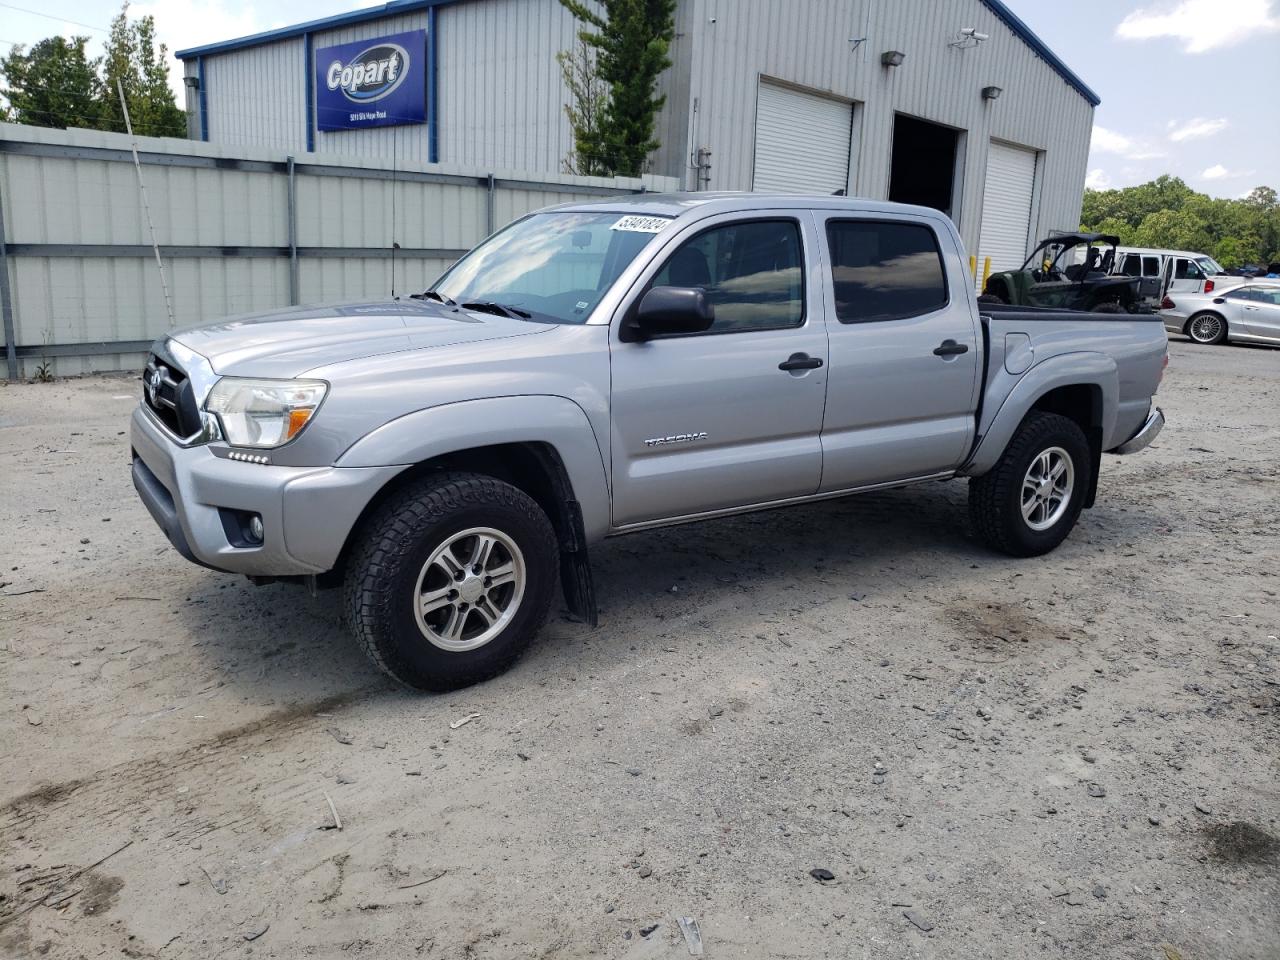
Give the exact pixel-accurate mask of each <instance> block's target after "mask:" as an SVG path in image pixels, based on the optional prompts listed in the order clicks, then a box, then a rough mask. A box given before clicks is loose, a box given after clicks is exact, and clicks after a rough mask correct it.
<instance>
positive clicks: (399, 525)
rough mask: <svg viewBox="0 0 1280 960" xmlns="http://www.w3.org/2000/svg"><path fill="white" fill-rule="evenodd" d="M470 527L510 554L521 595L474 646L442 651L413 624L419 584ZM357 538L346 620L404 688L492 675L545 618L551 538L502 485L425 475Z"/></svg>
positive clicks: (541, 517)
mask: <svg viewBox="0 0 1280 960" xmlns="http://www.w3.org/2000/svg"><path fill="white" fill-rule="evenodd" d="M478 527H483V528H490V529H492V530H496V531H498V532H500V533H501V534H502V535H504V536H506V537H508V538H510V540H511V541H513V542H514V543H515V545H516V546H517V547H518V548H519V551H520V554H521V558H522V561H523V573H524V589H523V594H522V596H521V597H520V598H519V599H518V600H517V601H516V608H515V609H514V611H513V613H512V615H511V619H510V620H509V622H508V623H507V624H506V626H505V627H504V628H503V629H502V630H501V631H500V632H499V633H497V634H496V635H495V636H494V637H493V638H492V639H490V640H488V641H487V642H485V643H484V644H483V645H482V646H478V647H476V648H475V649H472V650H465V651H458V650H448V649H442V648H441V647H439V646H437V645H435V644H434V643H433V642H432V641H431V640H429V639H428V637H427V635H426V634H425V633H424V632H423V630H422V628H420V627H419V625H418V620H419V617H418V613H417V598H418V588H419V577H420V575H421V574H422V571H423V570H424V565H426V564H427V563H428V560H429V559H430V558H431V556H432V554H433V553H434V552H435V551H437V549H438V548H439V547H441V546H442V545H443V544H445V543H448V542H449V540H450V538H452V537H454V536H456V535H457V534H459V533H462V532H464V531H468V530H472V529H473V528H478ZM357 536H358V540H357V543H356V545H355V548H354V549H353V551H352V553H351V557H350V559H349V561H348V564H347V570H346V577H345V580H344V584H343V606H344V608H345V612H346V617H347V622H348V625H349V626H350V628H351V631H352V633H353V634H354V635H355V638H356V640H357V641H358V642H359V644H360V646H361V647H363V648H364V651H365V653H367V654H368V655H369V658H370V659H371V660H372V661H373V662H374V663H375V664H376V665H377V666H378V667H379V669H381V670H383V671H384V672H385V673H387V674H388V675H390V676H391V677H393V678H394V679H396V680H398V681H399V682H401V683H403V684H405V685H406V686H409V687H413V688H415V689H417V690H455V689H457V688H459V687H465V686H469V685H470V684H473V683H477V682H479V681H481V680H485V679H487V678H489V677H492V676H494V675H496V674H498V673H501V672H502V671H503V670H506V669H507V668H508V667H509V666H511V664H512V663H514V662H515V660H516V659H517V658H518V657H519V656H520V654H521V653H523V652H524V650H525V648H526V647H527V646H528V645H529V643H530V641H531V640H532V639H533V638H534V636H535V635H536V634H537V632H538V629H539V628H540V627H541V626H542V624H543V622H544V621H545V620H546V618H547V610H548V608H549V607H550V605H551V600H552V597H553V596H554V593H555V586H556V582H557V573H558V570H559V546H558V544H557V541H556V535H555V531H554V529H552V526H551V522H550V521H549V520H548V519H547V515H546V514H545V513H544V512H543V511H542V508H541V507H539V506H538V504H537V503H536V502H534V500H533V499H532V498H531V497H529V496H528V495H527V494H525V493H524V492H523V491H521V490H518V489H517V488H515V487H513V486H511V485H510V484H508V483H503V482H502V481H501V480H497V479H495V478H493V477H487V476H483V475H479V474H469V473H440V474H435V475H433V476H430V477H427V478H424V479H422V480H419V481H417V482H415V483H412V484H410V485H409V486H407V487H405V488H404V489H402V490H399V491H397V492H396V493H395V494H394V495H393V496H391V497H390V498H389V499H388V500H387V502H386V503H384V504H382V505H381V506H380V507H379V508H378V509H377V510H376V511H375V513H374V514H373V515H372V516H371V517H370V518H369V520H368V521H367V522H366V524H365V526H364V529H363V530H361V531H359V532H358V534H357ZM455 592H456V591H455Z"/></svg>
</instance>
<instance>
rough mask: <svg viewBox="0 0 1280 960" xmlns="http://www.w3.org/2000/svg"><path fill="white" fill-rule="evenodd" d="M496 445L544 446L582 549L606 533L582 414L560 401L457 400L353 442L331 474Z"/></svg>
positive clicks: (603, 498)
mask: <svg viewBox="0 0 1280 960" xmlns="http://www.w3.org/2000/svg"><path fill="white" fill-rule="evenodd" d="M503 443H545V444H549V445H550V446H552V447H553V448H554V449H555V451H556V453H557V454H558V455H559V457H560V461H561V462H562V463H563V464H564V468H565V473H567V474H568V478H569V483H570V484H571V486H572V488H573V497H574V499H575V500H577V501H578V503H579V504H580V505H581V509H582V524H583V533H584V535H585V536H586V539H587V541H588V542H594V541H596V540H599V539H602V538H603V537H604V535H605V534H606V533H607V532H608V529H609V486H608V481H607V479H606V476H605V470H604V457H603V456H602V455H601V452H600V444H599V442H598V441H597V439H596V435H595V431H594V430H592V428H591V422H590V421H589V420H588V419H587V415H586V413H585V412H583V410H582V408H581V407H580V406H578V405H577V404H576V403H574V402H573V401H572V400H569V399H567V398H565V397H557V396H545V395H533V396H515V397H491V398H488V399H481V400H464V401H461V402H459V403H448V404H443V405H441V406H438V407H430V408H428V409H426V410H418V411H416V412H414V413H410V414H406V415H405V416H403V417H399V418H397V419H395V420H392V421H390V422H389V423H385V424H383V425H382V426H381V427H378V429H376V430H374V431H372V432H370V433H369V434H367V435H366V436H365V437H363V438H362V439H360V440H358V441H356V442H355V443H354V444H352V446H351V447H349V448H348V449H347V450H346V451H345V452H344V453H343V454H342V456H340V457H339V458H338V461H337V464H336V466H339V467H370V466H388V465H403V466H412V465H414V464H419V463H424V462H425V461H428V460H432V459H434V458H436V457H440V456H444V455H445V454H449V453H458V452H460V451H464V450H468V449H473V448H476V447H488V446H494V445H497V444H503Z"/></svg>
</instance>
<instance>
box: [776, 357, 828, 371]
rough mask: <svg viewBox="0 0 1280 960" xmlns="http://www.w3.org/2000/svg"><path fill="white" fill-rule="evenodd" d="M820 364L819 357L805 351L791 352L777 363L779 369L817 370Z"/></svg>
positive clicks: (820, 359)
mask: <svg viewBox="0 0 1280 960" xmlns="http://www.w3.org/2000/svg"><path fill="white" fill-rule="evenodd" d="M820 366H822V358H821V357H811V356H809V355H808V354H807V353H793V354H792V355H791V356H789V357H787V359H785V360H783V361H782V362H781V363H780V364H778V369H779V370H817V369H818V368H819V367H820Z"/></svg>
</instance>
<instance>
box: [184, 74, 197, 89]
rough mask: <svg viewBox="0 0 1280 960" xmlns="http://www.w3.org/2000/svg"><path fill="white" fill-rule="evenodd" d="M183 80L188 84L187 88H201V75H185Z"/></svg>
mask: <svg viewBox="0 0 1280 960" xmlns="http://www.w3.org/2000/svg"><path fill="white" fill-rule="evenodd" d="M182 82H183V83H184V84H185V85H186V88H187V89H188V90H199V89H200V78H199V77H183V78H182Z"/></svg>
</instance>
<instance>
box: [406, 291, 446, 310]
mask: <svg viewBox="0 0 1280 960" xmlns="http://www.w3.org/2000/svg"><path fill="white" fill-rule="evenodd" d="M409 299H410V300H438V301H439V302H440V303H443V304H444V305H445V306H446V307H456V306H457V304H456V303H454V302H453V301H452V300H450V299H449V298H448V297H446V296H445V295H444V294H443V293H440V292H438V291H436V290H428V291H427V292H426V293H411V294H409Z"/></svg>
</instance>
